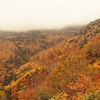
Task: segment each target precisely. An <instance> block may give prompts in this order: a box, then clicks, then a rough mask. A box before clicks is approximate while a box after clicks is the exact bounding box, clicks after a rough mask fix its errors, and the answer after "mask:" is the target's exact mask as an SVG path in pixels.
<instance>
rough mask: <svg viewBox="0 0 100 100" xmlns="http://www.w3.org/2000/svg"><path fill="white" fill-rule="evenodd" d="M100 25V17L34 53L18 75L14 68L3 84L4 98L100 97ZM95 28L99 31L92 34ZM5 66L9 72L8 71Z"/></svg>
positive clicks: (74, 99) (90, 99)
mask: <svg viewBox="0 0 100 100" xmlns="http://www.w3.org/2000/svg"><path fill="white" fill-rule="evenodd" d="M98 24H100V19H98V20H95V21H93V22H91V23H90V24H88V25H87V26H85V27H84V28H83V29H81V30H80V31H79V32H78V33H77V34H73V35H71V36H69V37H67V38H66V39H64V40H63V41H61V42H59V43H58V44H56V45H54V46H52V47H50V48H48V49H46V50H44V51H42V52H39V53H38V54H36V55H34V56H33V57H32V56H31V58H30V59H29V62H27V63H26V64H24V65H22V66H20V67H19V68H18V70H17V71H16V72H15V73H14V74H13V73H12V72H11V71H10V73H9V75H6V76H5V77H4V83H5V84H4V85H3V84H1V85H2V88H1V91H0V97H1V98H2V99H7V100H94V99H100V30H99V29H100V26H99V25H98ZM88 27H90V28H88ZM94 27H95V30H98V31H97V32H96V31H95V30H94V32H95V33H92V31H93V30H92V29H94ZM83 33H84V34H83ZM88 34H91V35H89V36H88ZM94 34H95V35H94ZM1 69H2V70H3V71H2V73H4V74H5V73H6V72H5V70H4V69H3V68H1ZM8 80H11V82H8Z"/></svg>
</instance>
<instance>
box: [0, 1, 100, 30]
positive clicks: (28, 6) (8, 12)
mask: <svg viewBox="0 0 100 100" xmlns="http://www.w3.org/2000/svg"><path fill="white" fill-rule="evenodd" d="M98 18H100V0H0V30H13V31H15V30H17V31H20V30H30V29H41V28H60V27H64V26H67V25H77V24H87V23H88V22H90V21H93V20H95V19H98Z"/></svg>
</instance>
